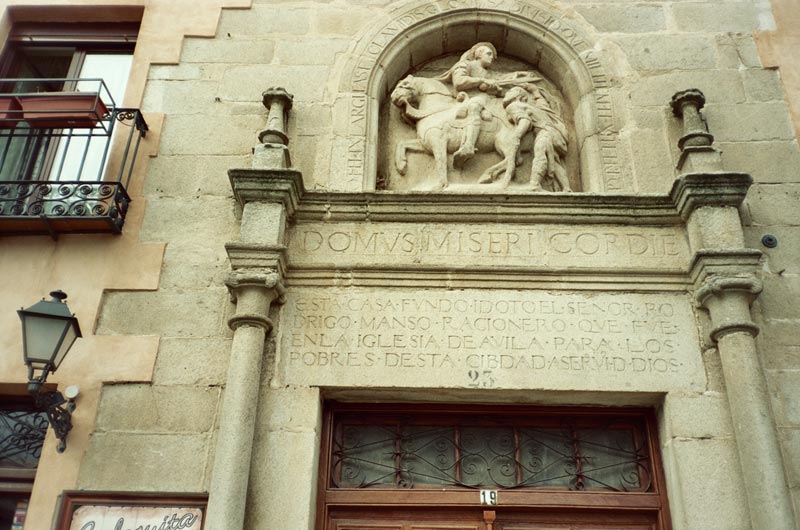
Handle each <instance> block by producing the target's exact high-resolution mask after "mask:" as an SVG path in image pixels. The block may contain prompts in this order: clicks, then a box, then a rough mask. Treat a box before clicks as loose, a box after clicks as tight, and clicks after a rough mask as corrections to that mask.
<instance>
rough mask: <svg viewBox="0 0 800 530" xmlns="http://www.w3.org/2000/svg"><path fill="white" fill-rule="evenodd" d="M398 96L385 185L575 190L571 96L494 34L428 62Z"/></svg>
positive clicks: (386, 148)
mask: <svg viewBox="0 0 800 530" xmlns="http://www.w3.org/2000/svg"><path fill="white" fill-rule="evenodd" d="M390 101H391V103H392V104H393V105H389V104H388V102H387V103H386V104H385V105H384V109H383V112H382V116H381V122H382V123H383V124H385V126H382V127H381V130H382V138H381V145H382V146H383V148H382V153H381V161H380V163H379V168H378V172H379V175H381V176H382V177H383V180H384V181H385V187H386V189H392V190H442V189H445V188H450V189H451V190H463V191H469V192H487V193H497V192H503V191H507V190H519V191H532V192H536V191H572V189H573V186H572V185H571V184H570V177H572V178H573V180H574V181H578V182H579V179H578V176H577V171H578V163H577V155H576V152H575V151H576V150H575V147H574V144H575V142H574V133H572V127H571V124H570V123H568V122H567V121H566V120H567V119H569V116H571V115H572V113H571V112H568V111H565V110H566V109H565V102H564V98H563V97H562V95H561V94H560V92H559V91H558V90H557V88H556V87H555V85H554V84H553V83H552V82H550V81H549V80H548V79H546V78H545V77H544V76H543V75H542V74H541V73H540V72H538V71H536V70H534V69H533V68H531V66H530V65H528V64H525V63H522V62H520V61H517V60H514V59H511V58H506V57H498V54H497V51H496V48H495V46H494V45H493V44H492V43H491V42H478V43H476V44H474V45H473V46H472V47H470V48H469V49H468V50H466V51H464V52H463V53H461V54H460V55H455V56H453V55H449V56H447V57H444V58H441V59H437V60H434V61H432V62H430V63H428V64H427V65H424V66H423V67H422V68H419V69H418V70H417V71H415V72H414V74H413V75H408V76H406V77H405V78H404V79H401V80H400V81H399V82H398V83H397V84H396V85H395V87H394V90H392V92H391V95H390ZM571 138H572V140H571Z"/></svg>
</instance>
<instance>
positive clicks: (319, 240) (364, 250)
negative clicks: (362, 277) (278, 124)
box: [289, 222, 689, 270]
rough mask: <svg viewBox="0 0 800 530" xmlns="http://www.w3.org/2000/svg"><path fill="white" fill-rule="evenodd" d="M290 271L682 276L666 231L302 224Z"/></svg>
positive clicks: (677, 237)
mask: <svg viewBox="0 0 800 530" xmlns="http://www.w3.org/2000/svg"><path fill="white" fill-rule="evenodd" d="M289 260H290V263H291V264H292V265H293V266H303V265H312V266H319V265H322V264H325V263H334V262H335V263H337V264H339V266H342V265H344V264H347V265H348V266H357V265H358V264H359V263H368V264H370V265H375V264H378V263H385V264H387V265H391V266H397V265H409V266H450V267H452V266H454V265H457V266H462V267H463V266H469V267H482V266H489V267H491V266H496V265H502V266H504V267H525V268H548V269H566V268H570V269H584V268H595V269H596V268H626V269H635V268H639V269H641V268H645V269H648V270H654V269H659V270H681V269H683V268H685V267H687V266H688V261H689V249H688V245H687V242H686V239H685V238H684V237H683V236H682V235H681V234H680V233H679V232H678V231H676V230H675V229H674V228H672V227H624V228H620V227H614V228H613V229H612V228H611V227H607V226H602V225H589V226H583V227H576V226H573V225H548V226H526V225H517V224H513V225H512V224H507V225H502V226H501V225H498V226H486V225H481V224H463V225H460V226H458V227H453V226H448V225H437V224H412V223H369V224H365V223H352V222H344V223H336V224H335V225H331V224H330V223H302V224H298V225H297V226H295V227H293V228H292V229H291V231H290V232H289Z"/></svg>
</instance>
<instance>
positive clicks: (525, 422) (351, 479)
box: [330, 412, 652, 492]
mask: <svg viewBox="0 0 800 530" xmlns="http://www.w3.org/2000/svg"><path fill="white" fill-rule="evenodd" d="M646 440H647V437H646V435H645V425H644V422H643V420H641V419H637V418H636V417H624V418H620V417H614V416H608V415H593V416H586V415H577V416H569V415H567V416H560V415H548V414H545V415H541V416H524V415H517V414H514V415H503V414H494V415H471V414H466V413H463V412H459V413H452V414H451V415H449V416H442V415H434V414H426V413H419V414H415V415H414V416H394V415H391V414H389V415H372V416H364V415H363V414H358V415H349V414H339V415H337V416H336V418H335V425H334V429H333V439H332V445H331V455H330V463H331V464H330V465H331V472H330V480H331V487H333V488H392V487H394V488H425V487H431V486H452V487H461V488H481V489H536V488H540V489H543V488H549V489H564V490H576V491H593V490H605V491H616V492H627V491H650V489H651V487H652V481H651V475H652V473H651V456H650V454H649V450H648V445H647V444H646V443H645V442H646Z"/></svg>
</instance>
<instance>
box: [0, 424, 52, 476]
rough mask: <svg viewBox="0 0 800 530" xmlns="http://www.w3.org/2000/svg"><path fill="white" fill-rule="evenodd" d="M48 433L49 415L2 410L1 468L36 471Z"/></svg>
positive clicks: (0, 436) (0, 425)
mask: <svg viewBox="0 0 800 530" xmlns="http://www.w3.org/2000/svg"><path fill="white" fill-rule="evenodd" d="M46 433H47V414H46V413H45V412H37V411H31V410H0V466H2V467H21V468H27V469H36V466H37V465H38V464H39V456H40V455H41V454H42V445H43V444H44V437H45V434H46Z"/></svg>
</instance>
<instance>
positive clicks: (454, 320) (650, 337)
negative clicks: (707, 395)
mask: <svg viewBox="0 0 800 530" xmlns="http://www.w3.org/2000/svg"><path fill="white" fill-rule="evenodd" d="M279 330H280V339H279V340H280V344H281V353H280V356H281V357H282V360H281V363H282V364H283V366H284V368H285V370H286V373H287V375H288V377H289V378H290V380H291V382H301V381H302V382H303V383H304V384H334V385H348V384H351V383H353V382H354V381H356V380H357V381H358V384H359V385H362V386H370V385H377V386H403V385H410V386H420V385H431V386H433V387H473V388H479V387H480V388H490V387H499V388H584V389H590V390H591V389H597V390H613V389H623V390H634V389H636V388H648V389H650V390H651V391H652V390H654V389H659V390H666V389H674V388H692V387H695V386H697V385H700V384H704V383H703V381H704V375H703V369H702V362H701V359H700V352H699V350H698V339H697V331H696V326H695V323H694V317H693V313H692V311H691V308H690V305H689V301H688V300H687V298H686V297H685V296H683V295H658V296H653V295H652V294H651V295H637V294H626V295H615V294H596V295H588V294H569V293H558V294H551V293H547V292H543V291H527V292H518V291H479V290H462V291H441V292H436V291H423V292H419V291H413V290H401V289H396V290H386V291H377V292H376V291H371V292H370V291H367V290H363V289H341V290H333V291H331V290H330V289H297V290H294V291H293V292H290V293H289V300H288V302H287V304H286V306H285V309H284V311H283V312H282V314H281V325H280V326H279Z"/></svg>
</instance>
